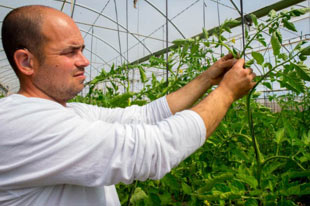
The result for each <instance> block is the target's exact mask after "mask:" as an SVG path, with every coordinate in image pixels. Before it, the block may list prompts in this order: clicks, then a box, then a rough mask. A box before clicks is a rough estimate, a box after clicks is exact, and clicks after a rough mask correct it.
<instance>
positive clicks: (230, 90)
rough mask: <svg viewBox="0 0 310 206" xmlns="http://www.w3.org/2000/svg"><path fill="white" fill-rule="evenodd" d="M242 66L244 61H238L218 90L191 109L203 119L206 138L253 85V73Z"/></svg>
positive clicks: (225, 76)
mask: <svg viewBox="0 0 310 206" xmlns="http://www.w3.org/2000/svg"><path fill="white" fill-rule="evenodd" d="M243 65H244V60H243V59H240V60H238V62H237V63H236V64H235V65H234V66H233V68H232V69H231V70H229V71H228V72H227V73H226V74H225V75H224V77H223V79H222V81H221V82H220V84H219V86H218V88H216V89H215V90H214V91H213V92H211V94H210V95H208V96H207V97H206V98H205V99H204V100H202V101H201V102H200V103H199V104H197V105H196V106H194V107H193V108H192V109H191V110H193V111H195V112H197V113H198V114H199V115H200V116H201V118H202V119H203V121H204V123H205V126H206V130H207V136H206V138H207V137H209V136H210V135H211V134H212V132H213V131H214V130H215V129H216V127H217V126H218V124H219V123H220V121H221V120H222V119H223V117H224V116H225V114H226V112H227V110H228V109H229V107H230V105H231V104H232V103H233V102H234V101H236V100H237V99H239V98H241V97H242V96H244V95H245V94H247V93H248V91H249V90H250V89H251V88H253V86H254V85H255V82H253V79H254V78H255V73H253V71H252V69H250V68H247V69H244V68H243Z"/></svg>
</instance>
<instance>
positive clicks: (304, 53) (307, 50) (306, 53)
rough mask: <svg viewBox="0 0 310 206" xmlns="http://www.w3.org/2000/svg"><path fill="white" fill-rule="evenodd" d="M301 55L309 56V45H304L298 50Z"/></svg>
mask: <svg viewBox="0 0 310 206" xmlns="http://www.w3.org/2000/svg"><path fill="white" fill-rule="evenodd" d="M300 54H301V55H305V56H309V55H310V46H308V47H305V48H303V49H302V50H301V52H300Z"/></svg>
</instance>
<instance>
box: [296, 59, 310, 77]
mask: <svg viewBox="0 0 310 206" xmlns="http://www.w3.org/2000/svg"><path fill="white" fill-rule="evenodd" d="M293 65H294V68H295V70H296V72H297V74H298V75H299V77H300V78H302V79H303V80H305V81H310V70H309V68H308V67H307V66H305V65H303V64H294V63H293Z"/></svg>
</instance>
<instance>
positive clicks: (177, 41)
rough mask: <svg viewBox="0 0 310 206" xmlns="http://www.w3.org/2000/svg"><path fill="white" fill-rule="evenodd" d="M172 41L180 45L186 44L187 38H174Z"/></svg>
mask: <svg viewBox="0 0 310 206" xmlns="http://www.w3.org/2000/svg"><path fill="white" fill-rule="evenodd" d="M172 43H173V44H176V45H179V46H181V45H183V44H186V43H187V40H186V39H176V40H174V41H172Z"/></svg>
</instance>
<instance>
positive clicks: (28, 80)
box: [0, 6, 255, 206]
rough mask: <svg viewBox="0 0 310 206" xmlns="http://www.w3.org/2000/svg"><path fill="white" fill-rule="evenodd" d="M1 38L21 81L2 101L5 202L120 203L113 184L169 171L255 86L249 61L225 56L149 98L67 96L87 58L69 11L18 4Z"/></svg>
mask: <svg viewBox="0 0 310 206" xmlns="http://www.w3.org/2000/svg"><path fill="white" fill-rule="evenodd" d="M2 42H3V47H4V50H5V52H6V55H7V57H8V60H9V62H10V64H11V66H12V68H13V69H14V71H15V72H16V74H17V76H18V78H19V81H20V90H19V92H18V94H13V95H11V96H9V97H6V98H3V99H1V100H0V125H1V127H0V205H10V206H12V205H32V206H34V205H39V206H41V205H53V206H55V205H57V206H62V205H64V206H68V205H74V206H77V205H119V204H120V203H119V200H118V197H117V193H116V191H115V187H114V186H113V185H114V184H117V183H119V182H124V183H130V182H132V181H133V180H134V179H138V180H146V179H147V178H151V179H160V178H161V177H163V176H164V175H165V174H166V173H167V172H169V171H170V170H171V169H172V168H173V167H175V166H176V165H177V164H178V163H180V162H181V161H182V160H184V159H185V158H186V157H188V156H189V155H190V154H192V153H193V152H194V151H195V150H196V149H198V148H199V147H200V146H201V145H203V143H204V141H205V139H206V138H207V137H208V136H210V135H211V133H212V132H213V131H214V130H215V128H216V127H217V125H218V124H219V122H220V121H221V119H222V118H223V117H224V115H225V113H226V112H227V110H228V108H229V107H230V105H231V103H232V102H233V101H235V100H237V99H239V98H240V97H242V96H243V95H245V94H246V93H247V92H248V91H249V90H250V89H251V88H252V87H253V86H254V85H255V83H254V82H253V78H254V77H255V74H254V73H253V72H252V70H251V69H244V68H243V64H244V60H243V59H240V60H238V61H237V60H235V59H233V58H232V56H231V55H227V56H225V57H223V58H222V59H220V60H219V61H217V62H216V63H215V64H214V65H213V66H212V67H211V68H209V69H208V70H207V71H205V72H204V73H202V74H201V75H200V76H198V77H197V78H196V79H194V80H193V81H191V82H190V83H189V84H187V85H186V86H184V87H183V88H181V89H180V90H178V91H176V92H174V93H171V94H169V95H167V96H166V97H162V98H160V99H158V100H156V101H154V102H152V103H150V104H148V105H145V106H143V107H138V106H132V107H129V108H126V109H106V108H99V107H96V106H90V105H86V104H80V103H71V104H67V101H68V100H69V99H71V98H73V97H74V96H75V95H76V94H78V93H79V92H80V91H81V90H82V89H83V86H84V85H83V82H84V80H85V75H84V68H85V67H86V66H88V64H89V61H88V60H87V59H86V58H85V57H84V56H83V54H82V51H83V48H84V41H83V38H82V36H81V34H80V31H79V29H78V27H77V26H76V24H75V23H74V22H73V20H72V19H71V18H70V17H69V16H67V15H65V14H64V13H62V12H60V11H57V10H55V9H52V8H49V7H45V6H26V7H21V8H17V9H15V10H13V11H11V12H10V13H9V14H8V15H7V16H6V18H5V19H4V21H3V26H2ZM215 84H219V86H218V87H217V88H216V89H215V90H214V91H213V92H212V93H211V94H209V95H208V97H207V98H205V99H204V100H203V101H201V102H200V103H199V104H197V105H196V106H194V107H192V108H190V107H191V106H192V105H193V104H194V103H195V102H196V101H197V99H198V98H199V97H201V96H202V95H203V94H204V93H205V92H206V91H207V89H209V88H210V87H211V86H212V85H215ZM188 108H190V109H188Z"/></svg>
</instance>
